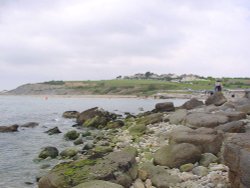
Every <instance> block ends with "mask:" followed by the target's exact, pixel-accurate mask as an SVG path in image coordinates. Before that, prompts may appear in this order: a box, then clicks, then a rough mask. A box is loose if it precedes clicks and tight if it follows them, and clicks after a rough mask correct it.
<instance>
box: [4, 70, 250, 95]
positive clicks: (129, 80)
mask: <svg viewBox="0 0 250 188" xmlns="http://www.w3.org/2000/svg"><path fill="white" fill-rule="evenodd" d="M218 79H219V80H220V81H221V82H222V84H223V90H224V91H229V90H246V89H248V88H250V78H228V77H223V78H214V77H203V76H198V75H194V74H183V75H176V74H161V75H158V74H155V73H151V72H146V73H138V74H134V75H132V76H117V77H116V78H115V79H112V80H99V81H89V80H85V81H62V80H52V81H46V82H42V83H33V84H25V85H21V86H19V87H17V88H16V89H13V90H10V91H2V92H0V94H5V95H6V94H7V95H137V96H152V95H156V94H159V93H166V92H172V93H190V92H206V91H211V90H213V88H214V83H215V81H216V80H218Z"/></svg>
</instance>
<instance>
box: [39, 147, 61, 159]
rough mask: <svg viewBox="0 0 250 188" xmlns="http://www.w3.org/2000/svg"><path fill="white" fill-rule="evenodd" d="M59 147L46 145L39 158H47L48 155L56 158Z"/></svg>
mask: <svg viewBox="0 0 250 188" xmlns="http://www.w3.org/2000/svg"><path fill="white" fill-rule="evenodd" d="M58 153H59V152H58V149H57V148H56V147H51V146H48V147H45V148H43V150H42V151H41V152H40V154H39V156H38V157H39V158H42V159H46V158H47V157H51V158H56V157H57V156H58Z"/></svg>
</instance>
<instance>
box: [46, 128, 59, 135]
mask: <svg viewBox="0 0 250 188" xmlns="http://www.w3.org/2000/svg"><path fill="white" fill-rule="evenodd" d="M45 133H47V134H48V135H54V134H59V133H61V131H60V130H59V128H58V127H54V128H52V129H49V130H47V131H45Z"/></svg>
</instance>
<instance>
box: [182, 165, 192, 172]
mask: <svg viewBox="0 0 250 188" xmlns="http://www.w3.org/2000/svg"><path fill="white" fill-rule="evenodd" d="M193 168H194V164H192V163H188V164H184V165H181V166H180V171H181V172H190V171H191V170H192V169H193Z"/></svg>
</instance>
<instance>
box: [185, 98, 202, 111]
mask: <svg viewBox="0 0 250 188" xmlns="http://www.w3.org/2000/svg"><path fill="white" fill-rule="evenodd" d="M202 105H204V103H203V102H202V101H199V100H197V99H196V98H192V99H190V100H189V101H187V102H185V103H184V104H183V105H182V106H181V108H184V109H187V110H191V109H194V108H197V107H200V106H202Z"/></svg>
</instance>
